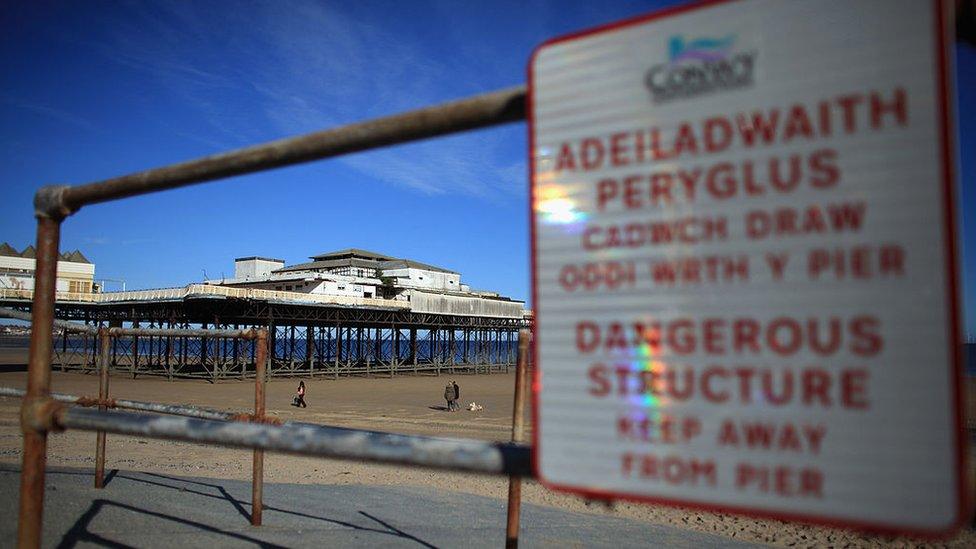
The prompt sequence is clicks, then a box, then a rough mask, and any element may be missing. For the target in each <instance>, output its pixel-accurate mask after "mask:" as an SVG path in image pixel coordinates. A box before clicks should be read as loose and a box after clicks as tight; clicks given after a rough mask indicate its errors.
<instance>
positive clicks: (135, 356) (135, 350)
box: [131, 320, 139, 379]
mask: <svg viewBox="0 0 976 549" xmlns="http://www.w3.org/2000/svg"><path fill="white" fill-rule="evenodd" d="M132 327H133V328H138V327H139V321H138V320H133V321H132ZM131 368H132V379H135V378H136V370H138V369H139V336H137V335H133V336H132V365H131Z"/></svg>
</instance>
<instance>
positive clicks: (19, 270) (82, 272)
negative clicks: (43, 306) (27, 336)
mask: <svg viewBox="0 0 976 549" xmlns="http://www.w3.org/2000/svg"><path fill="white" fill-rule="evenodd" d="M36 255H37V254H36V252H35V250H34V247H33V246H27V247H26V248H24V250H23V251H21V252H18V251H17V250H16V249H14V248H13V247H12V246H10V245H9V244H7V243H6V242H3V243H0V292H3V291H5V290H6V291H10V290H20V291H23V290H26V291H30V292H33V290H34V271H35V270H36V266H35V263H36V259H35V257H36ZM57 272H58V282H57V288H56V291H58V292H70V293H79V294H90V293H92V292H93V291H95V290H96V288H95V286H94V283H95V264H94V263H92V262H91V261H89V260H88V258H87V257H85V256H84V255H82V253H81V252H80V251H78V250H75V251H73V252H66V253H63V254H61V255H60V256H59V259H58V271H57Z"/></svg>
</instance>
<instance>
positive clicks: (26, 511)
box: [17, 215, 61, 549]
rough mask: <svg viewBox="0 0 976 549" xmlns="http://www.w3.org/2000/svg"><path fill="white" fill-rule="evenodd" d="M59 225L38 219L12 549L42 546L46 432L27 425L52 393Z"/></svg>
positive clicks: (46, 219)
mask: <svg viewBox="0 0 976 549" xmlns="http://www.w3.org/2000/svg"><path fill="white" fill-rule="evenodd" d="M60 239H61V220H60V219H53V218H51V217H47V216H44V215H38V216H37V264H36V271H35V275H34V276H35V279H34V302H33V306H32V307H31V335H30V351H29V355H28V368H27V394H26V395H24V401H23V404H22V408H21V424H20V425H21V430H22V431H23V433H24V455H23V459H22V462H21V469H20V471H21V472H20V519H19V522H18V527H17V546H18V547H21V548H22V549H26V548H29V547H39V546H40V545H41V522H42V520H43V516H44V467H45V466H46V465H47V431H46V430H42V429H38V428H37V427H36V426H34V425H30V424H28V422H27V421H26V419H27V418H28V417H30V416H31V415H32V414H31V412H32V407H33V406H34V405H35V404H36V403H38V401H42V400H43V399H46V398H48V395H49V394H50V392H51V351H52V346H53V343H54V342H53V340H52V334H53V329H54V296H55V291H56V290H57V276H58V274H57V269H58V245H59V244H60Z"/></svg>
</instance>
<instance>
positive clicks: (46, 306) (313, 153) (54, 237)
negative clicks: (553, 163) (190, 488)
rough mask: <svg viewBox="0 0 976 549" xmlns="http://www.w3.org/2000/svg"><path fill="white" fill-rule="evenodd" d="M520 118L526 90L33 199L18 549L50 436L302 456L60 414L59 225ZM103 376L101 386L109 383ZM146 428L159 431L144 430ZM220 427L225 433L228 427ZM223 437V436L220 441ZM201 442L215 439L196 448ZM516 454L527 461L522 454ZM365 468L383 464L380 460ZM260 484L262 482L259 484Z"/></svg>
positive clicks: (103, 414)
mask: <svg viewBox="0 0 976 549" xmlns="http://www.w3.org/2000/svg"><path fill="white" fill-rule="evenodd" d="M524 118H525V87H524V86H518V87H514V88H509V89H506V90H501V91H496V92H492V93H487V94H483V95H478V96H475V97H472V98H469V99H462V100H459V101H453V102H449V103H444V104H441V105H437V106H432V107H428V108H424V109H419V110H415V111H410V112H406V113H402V114H397V115H393V116H388V117H383V118H378V119H374V120H370V121H366V122H360V123H356V124H350V125H347V126H342V127H339V128H335V129H331V130H326V131H321V132H316V133H312V134H308V135H304V136H300V137H294V138H289V139H282V140H279V141H273V142H270V143H266V144H263V145H258V146H254V147H248V148H244V149H239V150H236V151H232V152H228V153H224V154H218V155H214V156H208V157H205V158H201V159H198V160H192V161H189V162H184V163H181V164H175V165H172V166H166V167H162V168H156V169H151V170H148V171H144V172H139V173H135V174H131V175H126V176H122V177H117V178H114V179H108V180H105V181H99V182H94V183H90V184H87V185H80V186H47V187H42V188H41V189H40V190H38V191H37V194H36V195H35V197H34V211H35V216H36V217H37V245H36V254H37V260H36V271H35V283H34V296H33V305H32V308H31V319H30V321H31V325H32V330H31V337H30V349H29V355H28V372H27V391H26V394H25V396H24V400H23V404H22V410H21V426H22V429H23V433H24V452H23V457H22V468H21V484H20V509H19V513H20V514H19V517H20V520H19V526H18V533H17V536H18V537H17V541H18V544H19V545H20V547H38V546H39V545H40V541H41V520H42V516H43V510H44V509H43V504H44V466H45V462H46V457H47V435H48V433H49V432H50V431H52V430H58V429H64V428H80V429H90V430H96V431H98V430H103V431H109V432H121V431H122V430H123V429H129V430H131V432H132V434H142V435H144V436H151V437H160V438H162V437H166V438H173V439H176V440H198V441H209V442H214V443H218V444H227V445H233V444H238V443H239V445H241V446H249V447H252V448H255V471H257V462H258V454H257V452H261V451H263V450H264V449H274V450H282V451H290V450H289V448H292V450H295V451H298V450H299V448H294V447H291V446H288V444H289V442H288V441H289V440H291V439H290V437H294V436H297V435H299V434H300V433H299V432H297V431H294V430H289V429H291V428H289V427H287V426H271V425H262V424H249V425H248V426H246V427H244V426H240V425H236V424H235V425H234V427H235V429H237V428H240V429H241V430H235V431H234V432H235V433H236V435H237V438H230V435H227V434H226V433H227V431H226V430H222V429H215V428H213V426H212V425H209V423H208V422H206V420H194V419H186V418H180V419H179V421H177V422H175V423H174V422H173V421H174V420H173V419H172V418H155V417H154V418H147V417H144V416H143V415H141V414H130V413H127V412H113V411H108V410H84V409H78V408H65V407H64V405H63V404H61V403H59V402H57V401H56V400H54V399H53V398H51V393H50V387H51V368H50V364H51V356H52V350H53V343H52V337H53V331H54V330H53V328H54V325H55V319H54V304H55V293H56V280H57V272H56V269H57V259H58V248H59V244H60V237H61V223H62V222H63V221H64V219H65V218H66V217H68V216H70V215H72V214H73V213H75V212H77V211H78V210H79V209H80V208H82V207H84V206H86V205H89V204H96V203H100V202H107V201H110V200H117V199H120V198H126V197H132V196H137V195H141V194H146V193H151V192H157V191H163V190H167V189H175V188H178V187H183V186H187V185H192V184H196V183H201V182H205V181H212V180H216V179H221V178H225V177H230V176H233V175H240V174H244V173H250V172H255V171H259V170H267V169H272V168H277V167H282V166H287V165H292V164H298V163H302V162H308V161H311V160H316V159H322V158H328V157H332V156H337V155H341V154H347V153H351V152H356V151H363V150H367V149H372V148H377V147H383V146H387V145H394V144H397V143H406V142H410V141H415V140H419V139H424V138H428V137H434V136H440V135H448V134H451V133H456V132H461V131H466V130H471V129H475V128H483V127H488V126H494V125H499V124H505V123H509V122H515V121H518V120H523V119H524ZM111 330H120V329H119V328H112V329H110V330H109V332H104V331H103V332H101V336H100V337H108V336H109V335H110V334H111ZM225 337H231V336H225ZM260 362H261V361H259V363H260ZM261 373H262V372H260V371H259V372H258V374H259V375H258V376H257V377H258V379H261V381H262V382H263V376H262V375H261ZM105 375H106V378H107V373H106V374H105ZM100 394H101V393H100ZM262 399H263V384H258V385H256V389H255V405H256V407H255V411H256V413H259V414H263V404H261V405H260V407H259V406H258V403H259V401H262V402H263V400H262ZM259 408H260V411H259ZM160 422H162V423H160ZM194 422H203V423H194ZM149 423H151V424H152V425H154V426H155V427H152V428H149V427H147V424H149ZM161 425H163V426H161ZM221 425H222V426H224V427H226V426H227V425H228V424H221ZM127 432H128V431H127ZM204 432H209V433H210V435H201V434H200V433H204ZM219 433H224V434H220V435H219V436H218V434H219ZM204 436H210V437H211V438H200V437H204ZM264 437H272V438H273V437H283V438H274V440H278V441H280V443H276V444H270V443H267V444H266V443H264V442H262V441H266V440H269V439H267V438H264ZM407 439H408V440H409V439H412V437H407ZM333 442H335V441H333ZM329 444H331V443H329ZM329 444H326V445H325V446H323V447H322V448H325V447H326V446H328V445H329ZM478 448H479V449H480V451H485V450H486V449H485V448H484V447H481V446H479V447H478ZM510 450H511V449H509V450H506V451H510ZM497 451H498V452H502V449H501V448H499V449H497ZM519 451H520V452H522V453H523V454H525V449H524V448H522V450H519ZM323 452H324V450H323ZM502 453H504V452H502ZM408 454H409V453H408ZM315 455H324V454H315ZM445 455H446V456H452V455H453V456H455V457H446V458H445V460H444V461H439V460H436V459H435V460H432V461H431V462H430V463H429V464H428V465H431V466H444V467H450V466H453V465H455V464H459V463H460V462H459V461H457V457H458V456H457V455H455V454H452V453H448V454H445ZM462 455H463V453H462ZM498 457H499V455H496V458H493V459H497V458H498ZM502 457H503V456H502ZM370 459H381V456H376V457H374V458H370ZM411 463H415V464H416V463H418V462H415V461H411ZM498 463H500V464H503V467H502V468H501V469H494V468H489V469H490V471H489V472H504V471H506V469H505V467H509V466H511V463H512V462H511V461H510V460H509V461H506V460H504V459H502V460H501V462H496V464H498ZM525 463H527V461H526V462H525ZM505 464H507V465H505ZM493 467H494V466H493ZM519 474H521V475H527V474H528V468H527V467H525V468H524V470H520V473H519ZM255 480H256V481H257V480H258V479H257V472H255ZM256 484H258V482H255V485H256ZM255 512H256V513H258V516H260V515H259V511H258V509H255ZM252 516H253V514H252Z"/></svg>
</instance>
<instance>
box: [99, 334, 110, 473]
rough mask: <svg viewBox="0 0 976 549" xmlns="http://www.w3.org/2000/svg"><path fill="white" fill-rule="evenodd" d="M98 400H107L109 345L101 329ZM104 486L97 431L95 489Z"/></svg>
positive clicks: (102, 443)
mask: <svg viewBox="0 0 976 549" xmlns="http://www.w3.org/2000/svg"><path fill="white" fill-rule="evenodd" d="M98 344H99V347H100V348H99V353H98V398H99V399H101V400H105V399H107V398H108V361H109V347H110V345H111V341H110V337H109V335H108V330H107V329H105V328H102V329H101V330H99V331H98ZM98 409H99V410H104V409H105V406H99V407H98ZM104 486H105V431H98V433H96V434H95V488H102V487H104Z"/></svg>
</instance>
